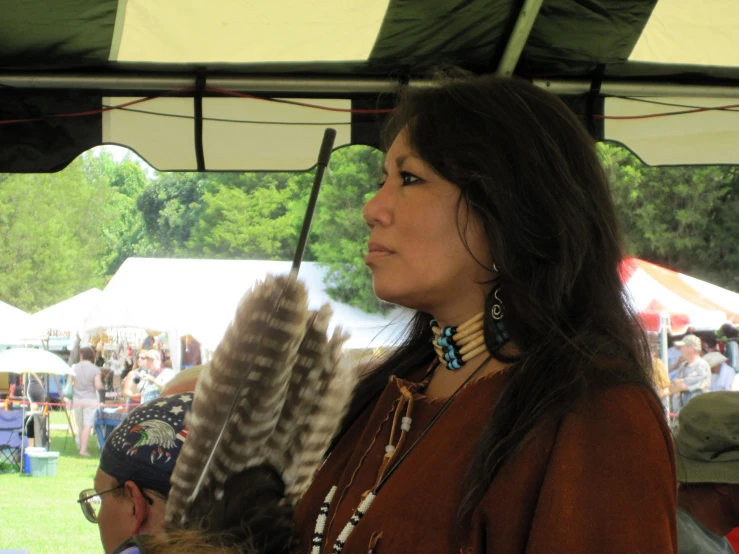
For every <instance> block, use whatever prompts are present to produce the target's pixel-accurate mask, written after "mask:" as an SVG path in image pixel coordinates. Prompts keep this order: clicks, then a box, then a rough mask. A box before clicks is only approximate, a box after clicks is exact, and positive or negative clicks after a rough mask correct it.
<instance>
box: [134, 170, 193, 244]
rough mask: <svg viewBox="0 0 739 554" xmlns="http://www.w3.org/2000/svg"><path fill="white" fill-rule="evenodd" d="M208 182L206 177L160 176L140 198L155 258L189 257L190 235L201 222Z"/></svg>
mask: <svg viewBox="0 0 739 554" xmlns="http://www.w3.org/2000/svg"><path fill="white" fill-rule="evenodd" d="M207 181H208V176H207V174H203V173H160V174H157V175H156V176H155V178H154V179H152V180H151V181H150V183H149V185H148V186H147V187H146V188H145V189H144V190H143V192H142V193H141V194H140V195H139V196H138V199H137V206H138V209H139V211H140V212H141V214H142V216H143V218H144V223H145V225H146V230H147V233H148V236H149V240H150V241H151V244H152V245H153V248H152V250H153V251H152V253H153V254H154V255H158V256H176V255H179V254H183V253H186V245H187V242H188V241H189V240H190V233H191V232H192V229H193V227H194V226H195V225H196V224H197V222H198V221H199V220H200V215H201V211H202V207H203V192H204V190H205V186H206V184H207Z"/></svg>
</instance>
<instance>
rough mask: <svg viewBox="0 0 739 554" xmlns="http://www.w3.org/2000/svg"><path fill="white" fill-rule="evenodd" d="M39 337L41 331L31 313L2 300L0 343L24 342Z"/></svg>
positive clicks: (0, 307)
mask: <svg viewBox="0 0 739 554" xmlns="http://www.w3.org/2000/svg"><path fill="white" fill-rule="evenodd" d="M39 337H40V331H39V329H37V328H36V327H35V326H34V323H33V321H32V319H31V315H30V314H27V313H26V312H24V311H23V310H20V309H18V308H16V307H15V306H11V305H10V304H6V303H5V302H0V344H10V345H18V344H24V343H26V342H28V341H29V340H38V339H39Z"/></svg>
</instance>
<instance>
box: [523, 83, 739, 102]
mask: <svg viewBox="0 0 739 554" xmlns="http://www.w3.org/2000/svg"><path fill="white" fill-rule="evenodd" d="M534 84H535V85H536V86H538V87H541V88H544V89H547V90H548V91H549V92H551V93H553V94H557V95H573V96H575V95H578V94H586V93H587V92H589V91H590V87H591V83H590V81H584V80H581V79H576V80H572V81H570V80H564V79H534ZM600 94H601V96H637V97H643V96H663V97H664V96H683V97H686V96H688V97H695V98H739V87H721V86H708V85H705V86H704V85H680V84H677V83H657V82H647V81H643V82H639V81H603V83H602V84H601V87H600Z"/></svg>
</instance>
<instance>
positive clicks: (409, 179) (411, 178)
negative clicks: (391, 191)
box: [400, 171, 421, 186]
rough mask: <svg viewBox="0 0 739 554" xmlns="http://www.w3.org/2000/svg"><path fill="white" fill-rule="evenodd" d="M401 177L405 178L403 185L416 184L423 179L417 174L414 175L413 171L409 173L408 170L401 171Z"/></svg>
mask: <svg viewBox="0 0 739 554" xmlns="http://www.w3.org/2000/svg"><path fill="white" fill-rule="evenodd" d="M400 177H401V179H402V180H403V186H406V185H414V184H416V183H418V182H419V181H420V180H421V179H419V178H418V177H416V176H415V175H413V173H408V172H407V171H401V172H400Z"/></svg>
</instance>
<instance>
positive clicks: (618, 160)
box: [599, 144, 739, 290]
mask: <svg viewBox="0 0 739 554" xmlns="http://www.w3.org/2000/svg"><path fill="white" fill-rule="evenodd" d="M599 152H600V155H601V161H602V163H603V167H604V168H605V170H606V173H607V174H608V177H609V179H610V182H611V187H612V191H613V197H614V201H615V203H616V208H617V210H618V212H619V216H620V218H621V221H622V224H623V227H624V230H625V233H626V238H627V246H628V250H629V252H630V254H631V255H633V256H636V257H640V258H644V259H646V260H649V261H652V262H654V263H657V264H659V265H662V266H664V267H668V268H671V269H675V270H677V271H681V272H683V273H687V274H690V275H692V276H694V277H697V278H699V279H705V280H707V281H709V282H712V283H715V284H717V285H719V286H724V287H729V288H733V289H735V290H739V249H738V248H737V247H736V237H738V236H739V218H737V214H738V213H739V195H738V194H737V193H739V171H737V170H738V169H739V168H737V167H735V166H728V167H726V166H724V167H716V166H701V167H690V166H686V167H649V166H645V165H644V164H642V163H641V162H640V161H639V160H637V158H636V157H635V156H634V155H633V154H631V153H630V152H629V151H628V150H626V149H624V148H622V147H620V146H615V145H610V144H601V145H600V147H599Z"/></svg>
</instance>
